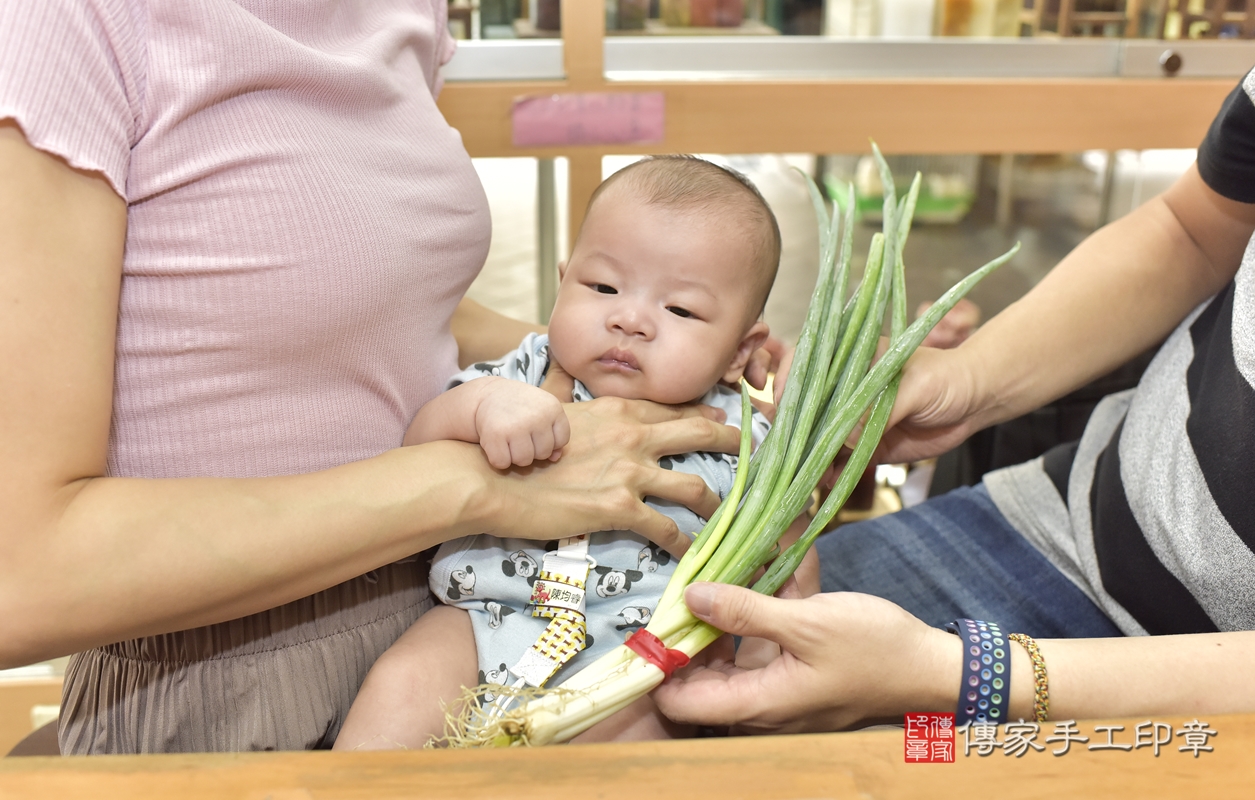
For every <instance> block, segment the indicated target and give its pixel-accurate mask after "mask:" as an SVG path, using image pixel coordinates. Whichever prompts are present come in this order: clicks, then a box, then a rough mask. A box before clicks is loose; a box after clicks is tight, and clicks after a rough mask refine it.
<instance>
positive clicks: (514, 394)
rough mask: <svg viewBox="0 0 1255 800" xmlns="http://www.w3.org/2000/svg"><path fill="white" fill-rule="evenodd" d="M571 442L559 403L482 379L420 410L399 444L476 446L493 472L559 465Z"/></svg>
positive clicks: (522, 386)
mask: <svg viewBox="0 0 1255 800" xmlns="http://www.w3.org/2000/svg"><path fill="white" fill-rule="evenodd" d="M570 438H571V427H570V425H569V424H568V423H567V418H566V413H565V412H564V411H563V410H562V404H561V403H560V402H558V399H557V398H555V397H554V396H553V395H551V394H549V393H548V392H545V391H543V390H541V389H537V388H536V387H534V386H529V385H528V384H526V383H520V382H518V381H512V380H508V379H506V378H498V377H494V376H485V377H483V378H476V379H475V380H473V381H467V382H466V383H464V384H462V385H461V386H455V387H453V388H452V389H450V390H449V391H447V392H445V393H443V394H441V395H438V396H437V397H436V398H434V399H433V400H432V401H431V402H430V403H428V404H427V405H425V406H423V407H422V408H421V409H419V412H418V415H417V416H416V417H414V421H413V422H412V423H410V427H409V430H407V431H406V432H405V440H404V442H403V444H406V445H412V444H424V443H426V442H434V441H439V440H442V439H454V440H456V441H461V442H471V443H478V444H479V446H480V447H481V448H483V451H484V454H485V455H486V456H487V457H488V463H489V464H492V466H493V467H495V468H497V469H507V468H509V466H510V465H511V464H515V465H517V466H520V467H526V466H528V465H529V464H531V463H532V462H533V461H538V460H539V461H544V460H549V461H557V460H558V458H559V457H560V456H561V455H562V448H563V447H565V446H566V443H567V441H568V440H569V439H570Z"/></svg>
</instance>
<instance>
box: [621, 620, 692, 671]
mask: <svg viewBox="0 0 1255 800" xmlns="http://www.w3.org/2000/svg"><path fill="white" fill-rule="evenodd" d="M623 644H624V646H626V647H627V649H629V650H631V651H632V652H633V653H636V654H637V655H638V656H640V657H641V658H643V659H645V660H646V661H648V662H649V663H651V664H653V665H654V666H655V667H657V668H658V669H660V670H662V677H663V679H664V680H665V679H666V678H670V677H671V673H673V672H675V671H676V670H677V669H679V668H680V667H683V666H684V665H685V664H687V663H689V657H688V656H686V655H684V654H683V653H681V652H680V651H679V650H669V649H667V646H666V645H665V644H663V643H662V639H659V638H658V637H657V636H654V635H653V634H652V633H650V632H649V631H647V630H645V629H644V628H641V629H640V630H638V631H637V632H636V633H634V634H632V635H631V636H629V637H628V638H627V639H626V640H625V641H624V642H623Z"/></svg>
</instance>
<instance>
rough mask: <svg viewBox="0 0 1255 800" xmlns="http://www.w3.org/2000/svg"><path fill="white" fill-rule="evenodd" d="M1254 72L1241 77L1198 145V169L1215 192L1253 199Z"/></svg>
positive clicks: (1254, 201) (1242, 198) (1254, 155)
mask: <svg viewBox="0 0 1255 800" xmlns="http://www.w3.org/2000/svg"><path fill="white" fill-rule="evenodd" d="M1248 81H1249V82H1251V90H1252V91H1255V73H1253V74H1252V75H1248V76H1246V77H1244V78H1243V79H1242V82H1241V83H1239V84H1238V85H1237V87H1236V88H1234V90H1233V91H1232V92H1230V93H1229V96H1228V97H1226V98H1225V101H1224V104H1223V105H1222V106H1221V107H1220V113H1219V114H1217V115H1216V119H1215V120H1213V121H1212V123H1211V128H1210V129H1209V130H1208V131H1207V136H1206V138H1204V139H1203V143H1202V145H1200V146H1199V148H1198V173H1199V174H1200V175H1202V177H1203V181H1204V182H1206V183H1207V185H1208V186H1210V187H1211V188H1212V189H1214V190H1215V191H1216V192H1217V193H1218V194H1221V195H1223V196H1225V197H1227V198H1229V199H1230V200H1237V201H1238V202H1240V203H1255V100H1253V99H1252V98H1251V95H1250V94H1248V89H1247V83H1248Z"/></svg>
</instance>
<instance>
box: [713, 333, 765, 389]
mask: <svg viewBox="0 0 1255 800" xmlns="http://www.w3.org/2000/svg"><path fill="white" fill-rule="evenodd" d="M770 334H771V328H769V327H767V323H765V322H763V321H762V320H761V319H760V320H758V321H757V322H755V323H754V324H753V325H751V326H750V329H749V330H748V331H746V332H745V335H744V336H742V337H741V343H740V344H739V345H737V348H736V352H735V353H733V354H732V361H731V363H729V364H728V370H727V371H726V372H725V373H723V379H724V381H725V382H727V383H732V384H735V383H736V382H737V381H739V380H741V375H742V374H743V373H744V372H745V365H746V364H748V363H749V361H750V356H751V355H753V354H754V351H755V350H757V349H758V348H760V347H762V346H763V342H765V341H767V336H768V335H770Z"/></svg>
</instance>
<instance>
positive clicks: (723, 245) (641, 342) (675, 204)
mask: <svg viewBox="0 0 1255 800" xmlns="http://www.w3.org/2000/svg"><path fill="white" fill-rule="evenodd" d="M779 263H780V230H779V228H778V227H777V225H776V218H775V216H774V215H773V214H772V213H771V209H770V208H768V206H767V203H766V201H764V200H763V198H762V195H760V194H759V193H758V190H757V189H755V188H754V187H753V185H752V184H751V183H750V182H749V181H748V180H746V179H745V178H744V177H742V176H741V175H740V174H738V173H735V172H733V171H731V170H726V169H724V168H722V167H719V166H716V165H714V164H711V163H710V162H708V161H703V160H702V159H699V158H693V157H691V156H659V157H654V158H648V159H645V160H643V161H638V162H636V163H635V164H632V165H631V166H629V167H626V168H625V169H623V170H620V171H619V172H617V173H615V174H614V175H612V176H611V177H610V178H608V179H607V180H606V181H605V182H604V183H603V184H602V185H601V186H600V187H598V189H597V191H596V192H595V193H594V194H593V198H592V200H591V201H589V204H588V213H587V214H586V216H585V217H584V224H583V227H581V228H580V232H579V236H578V238H577V239H576V241H575V247H574V248H573V249H572V252H571V258H570V260H569V261H568V262H567V264H566V266H565V269H564V270H563V273H562V285H561V287H560V288H559V290H558V300H557V304H556V305H555V306H554V310H553V315H552V317H551V318H550V321H549V346H550V349H551V350H552V352H553V356H554V358H555V359H556V360H557V361H558V363H559V364H561V365H562V366H563V368H564V369H566V371H567V372H569V373H570V374H571V375H573V376H574V377H576V378H578V379H579V380H580V381H581V382H582V383H583V384H584V385H585V386H587V387H588V388H589V389H590V390H591V391H592V392H593V394H594V395H597V396H599V397H600V396H614V397H627V398H633V399H645V400H653V401H655V402H659V403H685V402H689V401H691V400H696V399H698V398H700V397H701V396H702V395H704V394H705V393H706V392H708V391H709V390H710V388H711V387H712V386H714V385H715V384H716V383H718V382H719V381H720V380H725V381H736V380H738V379H739V378H740V377H741V373H742V372H743V371H744V370H745V365H746V362H747V361H748V360H749V357H750V354H751V353H753V352H754V350H756V349H757V348H758V347H759V345H761V344H762V343H763V341H764V340H765V339H766V338H767V332H768V329H767V325H766V323H764V322H763V321H762V320H761V319H760V317H761V316H762V311H763V306H764V305H765V303H766V302H767V294H768V292H770V291H771V284H772V282H773V281H774V280H775V277H776V268H777V266H779Z"/></svg>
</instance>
